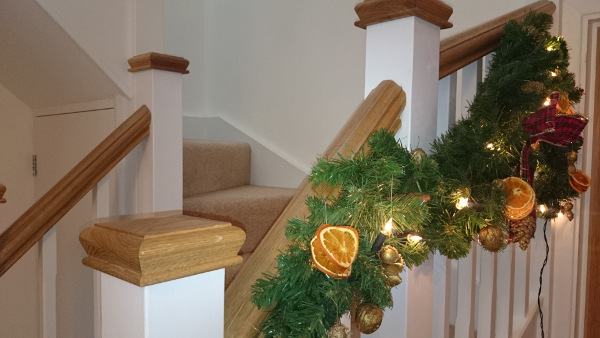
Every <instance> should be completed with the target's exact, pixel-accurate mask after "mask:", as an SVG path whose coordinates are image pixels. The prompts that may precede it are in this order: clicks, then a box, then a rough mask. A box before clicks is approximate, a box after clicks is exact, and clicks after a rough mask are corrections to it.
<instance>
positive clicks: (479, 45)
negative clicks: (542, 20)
mask: <svg viewBox="0 0 600 338" xmlns="http://www.w3.org/2000/svg"><path fill="white" fill-rule="evenodd" d="M555 9H556V5H555V4H554V3H553V2H552V1H547V0H543V1H536V2H534V3H532V4H530V5H527V6H524V7H522V8H519V9H517V10H514V11H512V12H509V13H507V14H505V15H502V16H499V17H497V18H496V19H493V20H490V21H488V22H485V23H483V24H481V25H479V26H475V27H473V28H471V29H469V30H467V31H465V32H463V33H460V34H457V35H454V36H451V37H449V38H447V39H444V40H442V42H441V43H440V74H439V78H440V79H441V78H443V77H445V76H447V75H449V74H452V73H454V72H455V71H457V70H459V69H461V68H463V67H465V66H466V65H468V64H470V63H471V62H473V61H475V60H478V59H480V58H482V57H483V56H484V55H487V54H489V53H491V52H492V51H494V50H495V49H496V48H498V46H499V45H500V40H501V39H502V29H503V27H504V26H505V25H506V23H508V22H509V21H510V20H515V21H517V22H519V21H522V20H523V19H524V18H525V16H526V15H527V14H528V13H530V12H541V13H546V14H552V13H554V10H555Z"/></svg>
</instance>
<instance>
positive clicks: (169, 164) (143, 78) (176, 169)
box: [128, 53, 189, 213]
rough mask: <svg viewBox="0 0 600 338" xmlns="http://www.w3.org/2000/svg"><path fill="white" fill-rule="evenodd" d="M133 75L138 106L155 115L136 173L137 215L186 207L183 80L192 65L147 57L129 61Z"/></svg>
mask: <svg viewBox="0 0 600 338" xmlns="http://www.w3.org/2000/svg"><path fill="white" fill-rule="evenodd" d="M128 62H129V66H130V68H129V71H130V72H132V73H134V83H135V101H136V102H135V106H136V107H137V106H140V105H146V106H148V108H149V109H150V111H151V112H152V124H151V126H150V128H151V129H150V137H149V138H148V142H147V144H146V146H145V147H144V148H143V154H142V155H141V159H140V160H141V163H140V164H139V165H140V170H138V173H136V179H137V182H136V184H135V189H136V192H135V196H136V197H135V198H136V201H135V213H147V212H157V211H166V210H181V209H182V207H183V144H182V143H183V131H182V129H183V126H182V121H183V117H182V110H183V108H182V106H183V104H182V90H183V89H182V80H183V75H184V74H187V73H189V72H188V70H187V67H188V65H189V61H188V60H186V59H184V58H181V57H177V56H171V55H165V54H159V53H146V54H141V55H137V56H134V57H132V58H130V59H129V60H128Z"/></svg>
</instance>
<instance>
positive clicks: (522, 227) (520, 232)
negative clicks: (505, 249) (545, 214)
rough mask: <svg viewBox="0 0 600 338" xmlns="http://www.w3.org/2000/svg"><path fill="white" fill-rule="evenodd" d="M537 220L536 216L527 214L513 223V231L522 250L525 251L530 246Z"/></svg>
mask: <svg viewBox="0 0 600 338" xmlns="http://www.w3.org/2000/svg"><path fill="white" fill-rule="evenodd" d="M535 228H536V220H535V217H534V216H531V215H530V216H527V217H525V218H523V219H522V220H520V221H518V222H515V223H514V224H513V225H512V233H513V236H514V239H515V242H517V243H519V246H520V247H521V250H523V251H525V250H527V248H528V247H529V242H530V241H531V238H532V237H533V235H534V234H535Z"/></svg>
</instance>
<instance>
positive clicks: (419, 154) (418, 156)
mask: <svg viewBox="0 0 600 338" xmlns="http://www.w3.org/2000/svg"><path fill="white" fill-rule="evenodd" d="M410 154H411V157H412V160H413V161H414V162H415V163H416V164H417V165H421V160H422V159H423V158H425V157H427V153H426V152H425V150H423V149H421V148H417V149H415V150H413V151H412V152H411V153H410Z"/></svg>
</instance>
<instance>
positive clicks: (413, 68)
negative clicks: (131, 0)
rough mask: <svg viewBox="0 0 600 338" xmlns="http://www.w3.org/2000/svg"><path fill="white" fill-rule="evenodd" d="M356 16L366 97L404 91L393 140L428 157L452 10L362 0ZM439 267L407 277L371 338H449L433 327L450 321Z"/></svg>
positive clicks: (416, 2) (427, 266) (401, 0)
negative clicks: (393, 88)
mask: <svg viewBox="0 0 600 338" xmlns="http://www.w3.org/2000/svg"><path fill="white" fill-rule="evenodd" d="M355 11H356V13H357V15H358V18H359V20H358V21H356V22H355V25H356V26H358V27H360V28H364V29H366V31H367V33H366V44H367V45H366V66H365V93H369V92H370V91H371V90H372V89H373V88H374V87H375V86H376V85H377V84H378V83H380V82H381V81H383V80H393V81H395V82H396V83H397V84H398V85H400V86H402V88H403V89H404V91H405V92H406V107H405V109H404V112H403V113H402V116H401V118H402V127H401V128H400V130H399V131H398V133H397V135H396V137H397V139H398V140H399V141H400V142H401V143H402V145H403V146H405V147H407V148H408V149H409V150H414V149H416V148H422V149H424V150H425V151H426V152H429V150H430V145H431V143H432V141H433V140H434V139H435V137H436V136H437V135H436V127H437V92H438V76H439V55H440V29H444V28H450V27H452V24H451V23H450V22H448V19H449V18H450V15H452V8H451V7H449V6H448V5H446V4H445V3H443V2H442V1H439V0H365V1H363V2H361V3H359V4H358V5H356V7H355ZM437 261H438V259H437V257H436V259H435V263H434V259H433V256H430V259H429V260H428V261H427V262H425V263H424V264H423V265H421V266H420V267H419V268H416V269H412V270H409V271H407V272H406V276H403V279H404V281H403V282H402V284H400V285H399V286H398V287H396V288H394V289H392V294H393V297H394V307H393V308H392V309H388V310H386V312H385V315H384V319H383V323H382V325H381V327H380V328H379V330H377V331H376V332H375V333H374V334H373V336H374V337H378V336H379V337H432V336H435V337H437V336H441V337H443V336H447V332H446V333H444V332H439V331H438V329H439V325H434V322H436V321H443V322H446V321H447V318H448V313H447V312H446V311H445V310H444V309H447V304H446V301H447V293H446V292H443V291H442V292H441V298H442V299H439V295H440V293H439V290H437V289H438V286H437V285H436V284H437V282H436V279H437V278H438V277H437V276H438V275H440V273H441V275H442V277H441V278H442V279H443V278H445V277H444V276H446V270H445V267H446V266H447V265H446V263H445V262H446V260H442V261H440V262H439V263H438V262H437ZM440 269H441V270H443V271H441V272H440V271H439V270H440ZM442 284H444V283H442ZM442 287H444V286H442ZM434 301H435V302H436V304H435V306H434ZM440 311H441V312H440ZM446 323H447V322H446ZM435 326H437V327H438V328H434V327H435Z"/></svg>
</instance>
